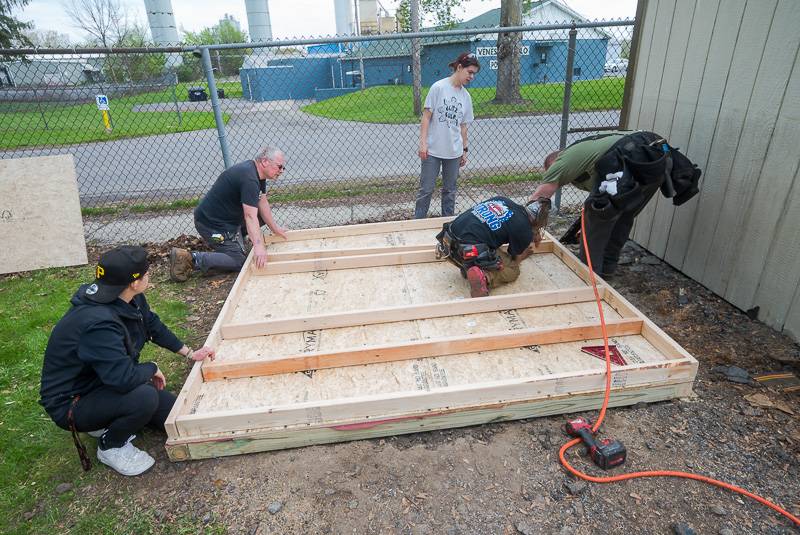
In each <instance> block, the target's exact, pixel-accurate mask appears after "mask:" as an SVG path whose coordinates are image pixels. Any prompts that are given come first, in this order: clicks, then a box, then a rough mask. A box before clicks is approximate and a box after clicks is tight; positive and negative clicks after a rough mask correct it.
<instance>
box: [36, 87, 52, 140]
mask: <svg viewBox="0 0 800 535" xmlns="http://www.w3.org/2000/svg"><path fill="white" fill-rule="evenodd" d="M33 98H34V99H35V100H36V107H37V108H39V115H41V116H42V121H43V122H44V129H45V130H50V125H48V124H47V117H45V116H44V111H42V103H41V102H39V95H37V94H36V88H35V87H34V88H33Z"/></svg>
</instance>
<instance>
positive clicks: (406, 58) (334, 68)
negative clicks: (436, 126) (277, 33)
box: [240, 0, 611, 100]
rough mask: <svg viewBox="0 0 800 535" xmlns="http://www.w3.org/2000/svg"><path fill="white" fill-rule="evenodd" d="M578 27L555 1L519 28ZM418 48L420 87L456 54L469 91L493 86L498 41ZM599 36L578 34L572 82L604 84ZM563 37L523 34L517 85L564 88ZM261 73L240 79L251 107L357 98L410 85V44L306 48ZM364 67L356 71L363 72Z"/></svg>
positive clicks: (428, 43) (438, 41) (605, 38)
mask: <svg viewBox="0 0 800 535" xmlns="http://www.w3.org/2000/svg"><path fill="white" fill-rule="evenodd" d="M564 20H576V21H583V20H584V19H583V17H581V16H580V15H579V14H577V13H575V12H574V11H572V10H571V9H569V8H567V7H566V6H564V5H563V4H561V3H559V2H558V1H557V0H541V1H539V2H535V3H533V4H532V5H531V6H530V9H529V10H528V11H527V12H526V13H525V14H524V17H523V24H524V25H541V24H553V23H556V22H563V21H564ZM499 24H500V9H499V8H498V9H493V10H490V11H487V12H486V13H484V14H482V15H480V16H478V17H475V18H473V19H471V20H468V21H466V22H463V23H460V24H458V25H457V26H456V28H455V29H467V28H485V27H497V26H499ZM434 30H435V29H431V34H432V35H431V37H430V38H425V39H422V40H421V45H422V49H421V52H420V64H421V67H422V85H423V86H430V85H431V84H433V83H434V82H436V81H437V80H439V79H441V78H444V77H446V76H448V75H449V74H450V72H451V71H450V68H449V67H448V64H449V63H450V62H451V61H453V60H454V59H455V58H456V57H457V56H458V55H459V54H460V53H462V52H465V51H469V52H472V53H474V54H475V55H476V56H477V57H478V60H479V61H480V62H481V70H480V72H479V73H478V75H477V76H476V77H475V80H474V81H473V82H472V83H471V84H470V87H495V86H496V84H497V50H496V46H497V34H495V33H491V34H485V35H473V36H464V37H460V36H456V37H452V36H451V37H441V36H436V34H435V33H434ZM610 38H611V36H610V35H609V34H607V33H606V32H603V31H602V30H601V29H595V28H590V29H582V30H579V33H578V40H577V43H576V50H575V63H574V71H573V74H574V78H575V79H576V80H587V79H596V78H601V77H602V76H603V65H604V64H605V61H606V54H607V50H608V44H609V39H610ZM567 40H568V31H567V30H548V31H535V32H526V33H525V34H523V36H522V40H521V46H522V50H521V55H520V83H522V84H536V83H548V82H563V81H564V79H565V75H566V72H565V71H566V68H565V66H566V63H567ZM266 63H267V64H266V65H265V66H258V67H254V68H243V69H242V70H241V71H240V77H241V80H242V87H243V95H244V98H246V99H252V100H281V99H317V100H322V99H325V98H330V97H333V96H339V95H341V94H344V93H347V92H351V91H356V90H358V89H360V88H361V85H362V80H361V76H362V73H363V76H364V80H363V85H364V86H365V87H373V86H378V85H410V84H411V83H412V80H411V44H410V41H409V40H397V41H394V40H391V41H370V42H365V43H352V44H351V43H348V44H346V45H340V44H330V45H319V46H315V47H309V50H308V55H307V56H305V57H293V58H281V59H271V60H269V61H268V62H266ZM362 65H363V68H362Z"/></svg>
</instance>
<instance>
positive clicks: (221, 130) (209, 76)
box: [200, 46, 232, 169]
mask: <svg viewBox="0 0 800 535" xmlns="http://www.w3.org/2000/svg"><path fill="white" fill-rule="evenodd" d="M200 52H201V54H202V58H203V70H204V71H205V72H206V81H207V82H208V92H209V93H211V108H212V109H213V110H214V122H215V123H217V134H219V147H220V149H222V161H223V163H224V164H225V169H227V168H228V167H230V166H231V165H232V163H231V155H230V150H229V149H228V134H227V133H225V121H224V120H223V119H222V110H221V109H220V106H219V97H218V96H217V82H216V80H214V69H213V67H211V53H210V52H209V51H208V47H206V46H204V47H200Z"/></svg>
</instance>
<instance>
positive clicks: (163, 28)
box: [144, 0, 181, 46]
mask: <svg viewBox="0 0 800 535" xmlns="http://www.w3.org/2000/svg"><path fill="white" fill-rule="evenodd" d="M144 9H145V11H147V22H148V23H149V24H150V33H151V34H152V35H153V42H154V43H155V44H157V45H162V46H166V45H177V44H179V43H180V42H181V39H180V37H178V28H177V26H175V14H174V13H173V12H172V1H171V0H144Z"/></svg>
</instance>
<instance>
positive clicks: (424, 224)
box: [264, 217, 453, 244]
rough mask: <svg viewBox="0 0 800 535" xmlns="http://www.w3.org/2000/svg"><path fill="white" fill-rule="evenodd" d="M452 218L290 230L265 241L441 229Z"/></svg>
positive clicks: (265, 237)
mask: <svg viewBox="0 0 800 535" xmlns="http://www.w3.org/2000/svg"><path fill="white" fill-rule="evenodd" d="M452 220H453V217H431V218H427V219H412V220H409V221H388V222H384V223H365V224H363V225H341V226H337V227H323V228H313V229H302V230H290V231H288V232H287V233H286V239H285V240H284V239H283V238H281V237H280V236H275V235H269V236H264V243H267V244H271V243H281V242H284V241H305V240H311V239H319V238H336V237H340V236H360V235H364V234H379V233H386V232H401V231H404V230H420V229H441V228H442V224H443V223H447V222H448V221H452ZM437 232H438V230H437ZM434 234H435V233H434Z"/></svg>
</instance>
